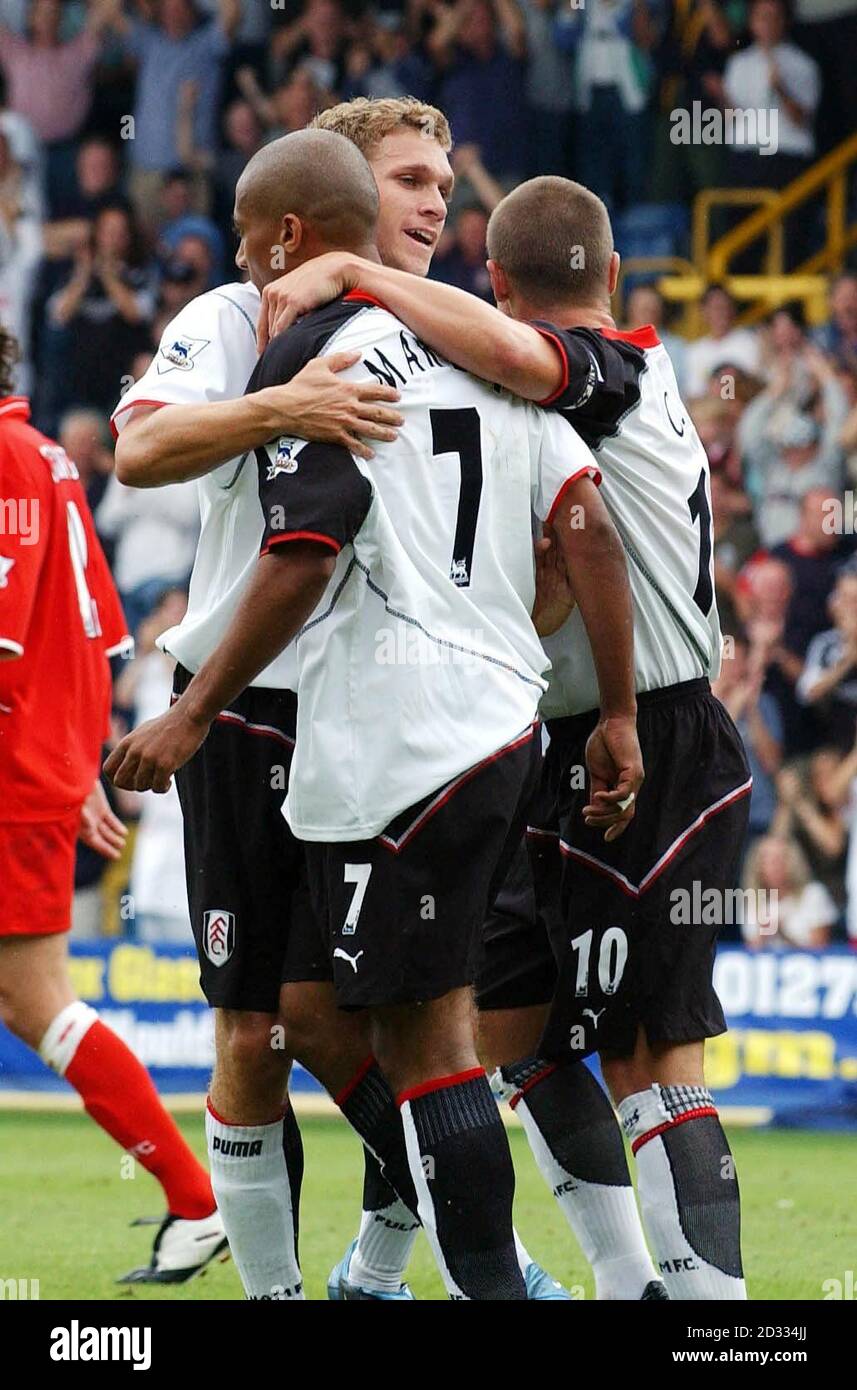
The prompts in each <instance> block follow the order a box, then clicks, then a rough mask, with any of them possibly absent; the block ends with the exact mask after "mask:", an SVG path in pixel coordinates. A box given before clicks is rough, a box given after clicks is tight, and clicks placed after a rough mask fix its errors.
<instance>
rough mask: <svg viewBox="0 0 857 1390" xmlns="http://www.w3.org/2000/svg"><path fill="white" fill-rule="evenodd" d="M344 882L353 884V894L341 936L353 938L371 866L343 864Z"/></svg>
mask: <svg viewBox="0 0 857 1390" xmlns="http://www.w3.org/2000/svg"><path fill="white" fill-rule="evenodd" d="M344 869H345V882H346V883H353V884H354V892H353V894H352V897H351V904H350V906H349V908H348V912H347V913H346V915H345V922H344V924H343V927H342V935H343V936H353V935H354V933H355V932H356V930H357V922H358V919H359V917H360V909H361V908H362V906H363V899H364V898H365V897H366V889H367V887H368V886H369V875H370V874H371V872H372V865H371V864H345V865H344Z"/></svg>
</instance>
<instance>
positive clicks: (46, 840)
mask: <svg viewBox="0 0 857 1390" xmlns="http://www.w3.org/2000/svg"><path fill="white" fill-rule="evenodd" d="M79 828H80V811H79V810H77V811H74V812H73V813H72V814H71V815H70V816H64V817H63V819H62V820H55V821H0V938H2V937H8V936H47V935H49V934H50V933H51V932H60V931H68V929H69V927H70V926H71V905H72V898H73V896H74V858H75V846H76V844H77V832H78V829H79Z"/></svg>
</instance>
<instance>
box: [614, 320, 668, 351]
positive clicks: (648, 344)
mask: <svg viewBox="0 0 857 1390" xmlns="http://www.w3.org/2000/svg"><path fill="white" fill-rule="evenodd" d="M598 332H599V333H601V334H602V335H603V337H605V338H614V339H615V338H619V339H620V340H621V342H623V343H631V345H632V346H633V347H638V348H653V347H657V346H658V344H659V343H660V341H661V340H660V338H659V337H658V330H657V329H656V328H655V327H654V325H653V324H651V323H647V324H645V325H644V326H643V327H642V328H635V329H634V331H633V332H632V333H624V332H623V331H622V329H621V328H599V329H598Z"/></svg>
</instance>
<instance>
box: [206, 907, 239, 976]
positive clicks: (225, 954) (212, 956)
mask: <svg viewBox="0 0 857 1390" xmlns="http://www.w3.org/2000/svg"><path fill="white" fill-rule="evenodd" d="M202 948H203V950H204V951H205V954H206V955H207V956H208V959H209V960H210V961H211V963H212V965H225V964H226V962H227V961H228V960H229V957H230V956H231V955H232V952H233V951H234V950H235V913H234V912H224V910H223V908H221V907H215V908H212V909H211V910H210V911H209V912H206V913H205V914H204V916H203V919H202Z"/></svg>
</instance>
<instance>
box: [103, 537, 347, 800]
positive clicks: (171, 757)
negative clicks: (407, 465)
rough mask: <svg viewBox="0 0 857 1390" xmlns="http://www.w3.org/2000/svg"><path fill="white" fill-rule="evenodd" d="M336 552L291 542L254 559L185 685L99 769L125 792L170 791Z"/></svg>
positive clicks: (305, 606)
mask: <svg viewBox="0 0 857 1390" xmlns="http://www.w3.org/2000/svg"><path fill="white" fill-rule="evenodd" d="M334 563H335V561H334V557H333V555H332V553H331V552H330V551H328V550H327V549H326V547H323V546H321V545H319V544H318V543H316V542H312V541H310V542H305V541H295V542H289V543H284V544H283V545H281V546H278V547H277V548H276V549H275V550H274V551H273V552H271V553H270V554H268V555H263V556H261V557H260V559H259V562H258V564H257V566H256V571H255V573H254V575H253V577H252V579H251V580H250V583H249V585H248V587H247V589H246V590H245V592H244V596H243V598H242V600H241V603H240V604H239V606H238V609H237V611H236V613H235V616H234V618H233V619H232V622H231V624H230V626H229V629H228V631H227V633H226V635H225V637H224V638H223V640H222V641H221V642H220V644H219V646H218V647H217V648H216V650H215V651H214V652H213V653H212V654H211V656H210V657H209V658H208V660H207V661H206V662H205V663H204V665H203V666H202V667H200V670H199V671H198V672H197V674H196V675H195V676H194V678H193V680H192V681H191V682H190V684H189V685H188V687H187V689H186V690H185V691H184V693H183V694H182V695H181V697H180V698H179V699H178V700H177V701H176V703H175V704H174V705H173V706H172V708H171V709H170V710H169V711H168V712H167V713H166V714H164V715H161V717H160V719H152V720H150V721H149V722H148V723H147V724H142V725H141V726H140V728H139V729H135V730H134V731H133V733H131V734H128V735H126V737H125V738H123V739H122V741H121V743H119V744H118V745H117V747H116V748H115V749H114V750H113V752H112V753H111V754H110V757H109V758H108V759H107V762H106V763H105V764H104V771H105V772H106V774H107V776H108V777H109V778H110V779H111V781H112V782H113V783H114V785H115V786H117V787H122V788H124V789H125V790H126V791H138V792H139V791H149V790H151V791H156V792H165V791H168V790H169V788H170V785H171V778H172V776H173V773H174V772H176V770H177V769H178V768H180V767H183V766H184V764H185V763H186V762H188V761H189V760H190V759H191V758H192V757H193V755H194V753H196V751H197V749H198V748H199V747H200V746H201V744H202V743H203V742H204V740H205V737H206V734H207V733H208V730H209V728H210V727H211V724H212V722H213V720H214V719H216V717H217V715H218V714H219V713H220V711H221V710H222V709H224V708H225V707H226V706H227V705H228V704H229V703H230V702H231V701H232V700H234V699H235V698H236V696H238V695H240V694H241V692H242V690H244V689H246V687H247V686H248V685H249V684H250V682H251V681H252V680H253V679H255V677H256V676H258V675H259V673H260V671H263V670H264V669H265V667H266V666H268V665H270V663H271V662H272V661H273V660H274V658H275V657H277V656H279V654H280V652H281V651H282V650H283V648H284V647H286V646H287V645H288V644H289V642H290V641H291V640H292V638H293V637H294V636H295V634H296V633H297V632H298V631H299V629H300V627H301V626H302V624H303V623H304V622H305V621H306V619H307V617H308V616H309V614H310V613H311V612H312V610H313V608H314V607H315V606H316V604H317V603H318V601H319V599H320V598H321V595H322V594H323V593H324V590H325V586H326V585H327V581H328V579H329V578H330V575H331V573H332V570H333V565H334Z"/></svg>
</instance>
